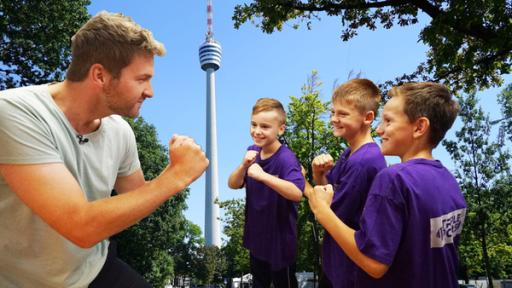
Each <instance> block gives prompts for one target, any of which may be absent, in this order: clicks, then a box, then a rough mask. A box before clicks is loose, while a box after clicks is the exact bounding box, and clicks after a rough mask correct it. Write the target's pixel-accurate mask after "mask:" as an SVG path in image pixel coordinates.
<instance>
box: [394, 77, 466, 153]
mask: <svg viewBox="0 0 512 288" xmlns="http://www.w3.org/2000/svg"><path fill="white" fill-rule="evenodd" d="M389 96H390V97H396V96H399V97H404V113H405V114H406V115H407V117H408V118H409V120H410V121H411V122H412V121H415V120H417V119H418V118H420V117H426V118H428V120H429V121H430V133H429V142H430V144H432V148H435V147H436V146H437V145H438V144H439V142H441V140H443V138H444V135H445V134H446V131H448V130H449V129H450V128H451V127H452V125H453V122H454V121H455V118H456V117H457V113H458V112H459V109H460V106H459V104H458V103H457V102H456V101H455V100H453V99H452V95H451V94H450V91H449V90H448V88H446V87H445V86H444V85H441V84H438V83H434V82H420V83H407V84H403V85H401V86H395V87H393V88H391V90H390V91H389Z"/></svg>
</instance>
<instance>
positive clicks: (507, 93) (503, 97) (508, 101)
mask: <svg viewBox="0 0 512 288" xmlns="http://www.w3.org/2000/svg"><path fill="white" fill-rule="evenodd" d="M498 103H500V105H501V113H502V114H503V118H501V119H497V120H495V121H494V122H495V123H496V124H497V123H499V122H502V126H501V127H500V128H501V129H502V130H501V131H502V133H503V135H501V136H503V137H504V138H505V135H504V134H507V135H508V139H509V141H512V84H509V85H508V86H507V87H505V89H503V91H501V93H500V94H499V95H498Z"/></svg>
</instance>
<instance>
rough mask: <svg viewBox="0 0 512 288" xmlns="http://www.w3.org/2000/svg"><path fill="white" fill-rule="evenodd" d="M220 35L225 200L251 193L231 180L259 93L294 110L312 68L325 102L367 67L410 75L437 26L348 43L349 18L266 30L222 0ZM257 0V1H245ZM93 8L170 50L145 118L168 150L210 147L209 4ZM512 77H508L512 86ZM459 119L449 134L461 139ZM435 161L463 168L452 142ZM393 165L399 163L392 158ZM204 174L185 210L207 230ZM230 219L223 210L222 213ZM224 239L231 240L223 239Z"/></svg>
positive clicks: (165, 1)
mask: <svg viewBox="0 0 512 288" xmlns="http://www.w3.org/2000/svg"><path fill="white" fill-rule="evenodd" d="M212 2H213V32H214V37H215V39H216V40H217V41H218V42H220V44H221V46H222V60H221V67H220V69H219V70H218V71H217V72H216V75H215V77H216V101H217V146H218V152H217V157H218V173H219V194H220V195H219V197H220V200H222V201H224V200H228V199H233V198H240V197H244V196H245V191H244V190H243V189H242V190H232V189H230V188H229V187H228V186H227V179H228V177H229V174H230V173H231V172H232V171H233V170H234V169H235V168H236V167H237V166H238V165H239V164H240V162H241V160H242V157H243V156H244V154H245V150H246V148H247V146H249V145H250V144H251V143H252V142H251V137H250V135H249V126H250V114H251V109H252V106H253V105H254V103H255V102H256V100H257V99H258V98H261V97H271V98H276V99H278V100H280V101H281V102H282V103H283V105H284V106H285V107H286V106H287V105H288V103H289V102H290V96H300V95H301V87H302V86H303V85H304V84H305V83H306V81H307V78H308V76H309V75H311V72H312V71H313V70H316V71H318V77H319V79H320V80H321V81H322V82H323V86H322V88H321V99H322V100H323V101H328V100H329V99H330V97H331V92H332V89H333V87H334V85H336V84H338V85H339V84H341V83H343V82H344V81H346V80H347V79H348V77H349V75H350V73H351V72H353V73H361V77H364V78H368V79H370V80H372V81H374V82H375V83H382V82H384V81H386V80H390V79H394V78H395V77H396V76H399V75H402V74H404V73H411V72H413V71H414V70H415V68H416V66H417V65H418V63H420V62H421V61H423V60H424V59H425V53H426V52H427V51H428V47H426V46H425V45H423V44H422V43H421V42H419V41H418V39H419V32H420V31H421V29H422V28H423V27H424V26H425V23H428V22H427V21H428V20H429V19H428V17H427V16H422V20H421V21H420V23H419V24H417V25H414V26H409V27H395V28H392V29H391V30H386V29H382V28H381V29H377V30H376V31H369V30H361V31H359V35H358V36H356V37H355V38H354V39H352V40H350V41H349V42H343V41H341V39H340V35H341V31H342V29H343V27H342V24H341V20H340V18H336V17H327V16H324V17H322V18H321V20H320V21H313V23H312V30H307V29H306V28H305V27H301V28H300V29H298V30H295V29H293V28H292V25H293V22H292V23H287V24H285V26H284V27H283V30H282V31H277V32H274V33H272V34H265V33H263V32H262V31H261V30H259V29H258V28H257V27H255V26H254V25H253V24H251V23H245V24H244V25H242V26H241V27H240V29H239V30H237V29H235V28H234V22H233V20H232V19H231V18H232V16H233V11H234V7H235V5H237V4H241V3H244V1H234V0H222V1H218V0H217V1H216V0H213V1H212ZM245 2H248V1H245ZM88 10H89V13H90V14H91V15H95V14H96V13H97V12H99V11H102V10H106V11H109V12H120V13H123V14H125V15H128V16H130V17H132V18H133V19H134V20H135V21H136V22H137V23H139V24H140V25H141V26H142V27H144V28H146V29H149V30H151V31H152V32H153V35H154V36H155V38H156V39H157V40H158V41H160V42H162V43H163V44H164V45H165V47H166V49H167V54H166V55H165V56H163V57H156V59H155V75H154V78H153V80H152V85H153V90H154V97H153V98H152V99H147V100H146V101H145V102H144V105H143V107H142V109H141V116H142V117H143V118H144V119H145V120H146V121H147V122H148V123H150V124H153V125H154V126H155V127H156V129H157V132H158V136H159V139H160V142H161V143H162V144H163V145H165V146H167V143H168V141H169V139H170V138H171V137H172V135H173V134H175V133H176V134H182V135H188V136H190V137H192V138H193V139H195V141H196V142H197V143H198V144H199V145H201V146H202V147H203V149H205V148H204V147H205V145H206V74H205V72H204V71H202V70H201V68H200V65H199V56H198V49H199V46H200V45H201V44H202V43H203V42H204V40H205V33H206V0H190V1H169V0H152V1H140V0H124V1H116V0H101V1H100V0H92V4H91V5H90V6H89V7H88ZM508 83H512V76H511V75H507V76H506V77H505V84H508ZM501 89H502V88H499V87H496V88H492V89H488V90H486V91H482V92H480V93H478V95H479V97H480V98H481V99H482V101H481V104H482V106H483V108H484V111H486V112H488V113H490V115H491V119H496V118H501V117H499V115H500V114H499V106H498V104H497V103H496V97H495V96H496V95H497V94H498V93H499V92H500V91H501ZM460 127H461V123H460V121H457V122H456V123H455V125H454V127H453V128H452V129H451V130H450V131H449V132H448V135H447V138H449V139H455V136H454V135H455V134H454V133H455V131H456V130H457V129H460ZM434 157H435V158H436V159H439V160H441V162H443V164H445V165H446V166H447V167H448V168H449V169H451V170H453V169H454V164H453V162H452V161H451V159H450V157H449V154H448V153H447V152H446V150H444V148H443V147H439V148H437V149H436V150H434ZM387 160H388V162H389V163H397V162H399V159H397V158H394V157H388V158H387ZM204 178H205V177H204V176H202V177H200V178H199V179H198V180H197V181H196V182H194V183H193V184H192V185H191V186H190V196H189V198H188V200H187V204H188V209H187V210H186V211H185V216H186V217H187V218H188V219H189V220H191V221H192V222H194V223H195V224H197V225H199V226H200V227H201V230H202V231H203V233H204V205H205V204H204V195H205V193H204V191H205V181H204ZM221 216H222V211H221ZM222 237H223V239H224V236H222Z"/></svg>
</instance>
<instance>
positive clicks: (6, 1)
mask: <svg viewBox="0 0 512 288" xmlns="http://www.w3.org/2000/svg"><path fill="white" fill-rule="evenodd" d="M89 4H90V1H89V0H76V1H66V0H52V1H39V0H18V1H12V0H0V33H1V38H0V39H1V40H0V55H1V57H0V90H3V89H7V88H12V87H18V86H25V85H28V84H41V83H46V82H51V81H58V80H62V78H63V75H64V71H65V69H66V68H67V66H68V64H69V62H70V49H69V47H70V43H71V36H73V35H74V34H75V32H76V31H77V30H78V29H79V28H80V27H81V26H82V25H83V24H84V23H85V22H86V21H87V20H88V19H89V13H88V12H87V9H86V6H88V5H89Z"/></svg>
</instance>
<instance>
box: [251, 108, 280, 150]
mask: <svg viewBox="0 0 512 288" xmlns="http://www.w3.org/2000/svg"><path fill="white" fill-rule="evenodd" d="M284 129H285V125H284V123H282V120H281V118H280V115H279V113H278V112H277V111H275V110H270V111H261V112H258V113H256V114H253V115H252V116H251V137H252V139H253V141H254V144H256V145H257V146H260V147H265V146H269V145H272V144H274V142H275V141H277V139H278V138H279V135H281V134H283V133H284Z"/></svg>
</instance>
